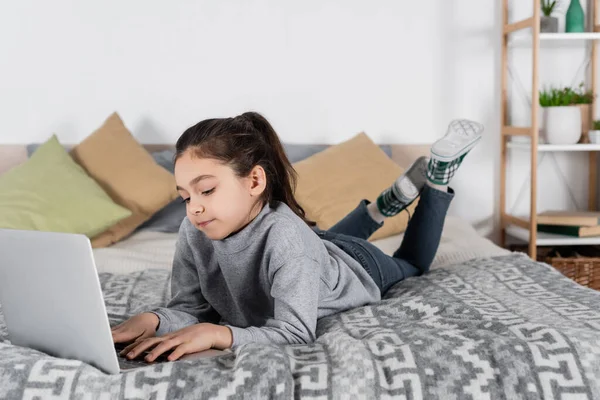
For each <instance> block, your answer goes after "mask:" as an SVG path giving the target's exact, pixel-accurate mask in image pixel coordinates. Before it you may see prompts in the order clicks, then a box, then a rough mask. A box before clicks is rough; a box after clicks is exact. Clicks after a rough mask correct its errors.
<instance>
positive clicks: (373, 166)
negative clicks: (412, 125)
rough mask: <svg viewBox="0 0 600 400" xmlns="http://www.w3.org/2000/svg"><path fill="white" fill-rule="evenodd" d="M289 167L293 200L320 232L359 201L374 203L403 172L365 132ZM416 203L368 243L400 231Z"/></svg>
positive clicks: (402, 230) (379, 231) (389, 222)
mask: <svg viewBox="0 0 600 400" xmlns="http://www.w3.org/2000/svg"><path fill="white" fill-rule="evenodd" d="M293 166H294V169H295V170H296V172H297V173H298V184H297V187H296V192H295V196H296V200H297V201H298V203H299V204H300V205H301V206H302V208H304V211H305V212H306V214H307V217H308V218H309V219H312V220H313V221H315V222H316V223H317V225H318V227H319V228H321V229H329V228H331V227H332V226H333V225H335V224H336V223H337V222H338V221H339V220H341V219H342V218H343V217H344V216H346V215H347V214H348V213H349V212H350V211H352V210H353V209H354V208H356V206H357V205H358V203H359V202H360V201H361V200H362V199H367V200H370V201H371V202H373V201H375V200H376V199H377V196H379V194H380V193H381V192H382V191H383V190H384V189H385V188H387V187H388V186H390V185H391V184H392V183H393V182H394V181H395V180H396V178H398V176H400V174H402V172H403V169H402V168H401V167H400V166H399V165H397V164H396V163H394V161H392V160H391V159H390V158H389V157H388V156H387V155H386V154H385V153H384V152H383V151H382V150H381V148H380V147H379V146H377V144H375V143H374V142H373V141H372V140H371V139H370V138H369V137H368V136H367V135H366V134H365V133H360V134H358V135H356V136H354V137H353V138H351V139H350V140H348V141H346V142H343V143H340V144H337V145H334V146H331V147H329V148H327V149H326V150H323V151H321V152H320V153H317V154H315V155H313V156H312V157H309V158H307V159H305V160H302V161H299V162H297V163H295V164H294V165H293ZM416 203H417V201H415V202H414V203H413V204H411V206H410V207H408V209H407V210H408V211H403V212H401V213H400V214H398V215H396V216H394V217H391V218H387V219H386V220H385V222H384V224H383V226H382V227H381V228H379V229H378V230H377V231H376V232H375V233H373V235H371V237H370V238H369V240H371V241H372V240H377V239H381V238H384V237H388V236H392V235H395V234H398V233H401V232H404V231H405V230H406V226H407V224H408V213H410V215H412V214H413V213H414V208H415V207H416Z"/></svg>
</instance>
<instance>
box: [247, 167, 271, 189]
mask: <svg viewBox="0 0 600 400" xmlns="http://www.w3.org/2000/svg"><path fill="white" fill-rule="evenodd" d="M249 180H250V187H249V190H250V195H251V196H260V195H261V194H262V192H264V191H265V188H266V187H267V175H266V174H265V170H264V169H263V167H261V166H260V165H256V166H254V168H252V171H250V175H249Z"/></svg>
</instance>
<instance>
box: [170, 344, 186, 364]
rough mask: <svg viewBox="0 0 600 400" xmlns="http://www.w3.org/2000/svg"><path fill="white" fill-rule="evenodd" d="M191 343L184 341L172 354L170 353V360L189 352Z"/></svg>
mask: <svg viewBox="0 0 600 400" xmlns="http://www.w3.org/2000/svg"><path fill="white" fill-rule="evenodd" d="M189 349H190V345H189V343H182V344H180V345H179V346H177V348H176V349H175V350H173V352H172V353H171V354H169V357H167V358H168V359H169V361H175V360H178V359H179V357H181V356H184V355H186V354H188V353H189Z"/></svg>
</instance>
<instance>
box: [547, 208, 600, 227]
mask: <svg viewBox="0 0 600 400" xmlns="http://www.w3.org/2000/svg"><path fill="white" fill-rule="evenodd" d="M537 222H538V224H543V225H566V226H598V225H600V212H599V211H545V212H543V213H540V214H538V216H537Z"/></svg>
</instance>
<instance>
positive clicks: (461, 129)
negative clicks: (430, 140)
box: [431, 119, 483, 162]
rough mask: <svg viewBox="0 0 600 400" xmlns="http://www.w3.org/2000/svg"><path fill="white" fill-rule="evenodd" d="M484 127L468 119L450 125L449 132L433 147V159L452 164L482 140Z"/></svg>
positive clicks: (458, 120)
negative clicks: (451, 162)
mask: <svg viewBox="0 0 600 400" xmlns="http://www.w3.org/2000/svg"><path fill="white" fill-rule="evenodd" d="M482 132H483V125H481V124H480V123H478V122H474V121H469V120H467V119H457V120H454V121H452V122H450V124H449V125H448V131H447V132H446V134H445V135H444V137H442V138H441V139H439V140H438V141H436V142H435V143H434V144H433V145H432V146H431V158H433V159H435V160H437V161H442V162H450V161H452V160H455V159H457V158H458V157H460V156H462V155H463V154H465V153H467V152H469V151H470V150H471V149H472V148H473V147H475V145H476V144H477V142H479V140H480V139H481V134H482Z"/></svg>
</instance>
